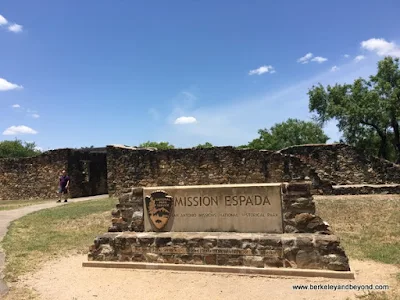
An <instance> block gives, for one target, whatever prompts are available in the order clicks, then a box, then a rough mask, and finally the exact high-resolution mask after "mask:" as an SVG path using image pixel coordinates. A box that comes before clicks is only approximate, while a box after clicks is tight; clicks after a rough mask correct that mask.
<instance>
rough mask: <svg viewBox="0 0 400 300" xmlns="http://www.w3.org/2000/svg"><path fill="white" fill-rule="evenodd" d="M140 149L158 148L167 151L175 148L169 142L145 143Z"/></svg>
mask: <svg viewBox="0 0 400 300" xmlns="http://www.w3.org/2000/svg"><path fill="white" fill-rule="evenodd" d="M139 147H143V148H157V149H159V150H166V149H174V148H175V146H174V145H171V144H170V143H168V142H150V141H148V142H145V143H142V144H140V145H139Z"/></svg>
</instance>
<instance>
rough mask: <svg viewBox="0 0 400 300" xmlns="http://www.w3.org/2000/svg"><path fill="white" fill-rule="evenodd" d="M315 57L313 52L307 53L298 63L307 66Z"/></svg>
mask: <svg viewBox="0 0 400 300" xmlns="http://www.w3.org/2000/svg"><path fill="white" fill-rule="evenodd" d="M312 57H313V54H312V53H311V52H309V53H307V54H306V55H304V56H303V57H300V58H299V59H298V60H297V62H299V63H302V64H307V63H308V61H309V60H310V59H311V58H312Z"/></svg>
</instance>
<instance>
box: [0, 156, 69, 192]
mask: <svg viewBox="0 0 400 300" xmlns="http://www.w3.org/2000/svg"><path fill="white" fill-rule="evenodd" d="M68 154H69V150H68V149H59V150H53V151H48V152H45V153H43V154H41V155H39V156H36V157H29V158H18V159H16V158H5V159H0V200H16V199H51V198H55V197H56V196H57V194H56V193H57V189H58V176H59V174H60V171H61V170H63V169H67V167H68Z"/></svg>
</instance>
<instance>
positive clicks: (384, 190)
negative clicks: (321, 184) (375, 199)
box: [332, 184, 400, 195]
mask: <svg viewBox="0 0 400 300" xmlns="http://www.w3.org/2000/svg"><path fill="white" fill-rule="evenodd" d="M332 194H333V195H367V194H400V184H353V185H334V186H332Z"/></svg>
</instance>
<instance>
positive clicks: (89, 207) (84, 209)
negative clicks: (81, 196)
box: [2, 199, 116, 282]
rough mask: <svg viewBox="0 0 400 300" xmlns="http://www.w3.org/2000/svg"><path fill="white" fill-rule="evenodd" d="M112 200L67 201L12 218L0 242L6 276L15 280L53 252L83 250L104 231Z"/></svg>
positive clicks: (108, 219) (51, 256)
mask: <svg viewBox="0 0 400 300" xmlns="http://www.w3.org/2000/svg"><path fill="white" fill-rule="evenodd" d="M115 204H116V201H115V200H114V199H102V200H92V201H87V202H81V203H71V204H69V205H65V206H61V207H57V208H53V209H46V210H42V211H39V212H36V213H33V214H30V215H27V216H25V217H23V218H21V219H19V220H16V221H14V222H13V223H12V225H11V226H10V228H9V231H8V233H7V235H6V236H5V238H4V240H3V242H2V247H3V248H4V250H5V251H6V256H7V262H6V268H5V276H6V277H5V278H6V280H7V281H8V282H12V281H16V280H17V279H18V276H20V275H23V274H26V273H29V272H33V271H35V270H36V269H37V268H38V267H40V265H41V263H42V262H45V261H47V260H49V259H53V258H55V257H57V256H60V255H64V254H66V253H71V252H73V253H82V252H83V251H85V252H87V251H88V246H90V245H91V244H92V243H93V240H94V238H95V237H96V235H98V234H101V233H104V232H107V228H108V226H109V225H110V224H111V214H110V212H111V210H112V209H113V208H114V207H115Z"/></svg>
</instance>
